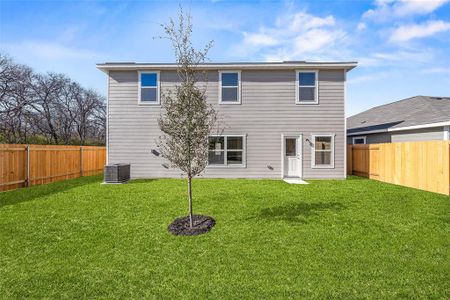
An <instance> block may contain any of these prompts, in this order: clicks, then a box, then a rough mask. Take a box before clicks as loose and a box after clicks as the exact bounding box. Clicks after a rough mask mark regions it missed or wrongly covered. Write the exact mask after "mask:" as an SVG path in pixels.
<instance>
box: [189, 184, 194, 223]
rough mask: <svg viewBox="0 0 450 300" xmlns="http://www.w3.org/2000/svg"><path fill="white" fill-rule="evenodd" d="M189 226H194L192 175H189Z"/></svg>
mask: <svg viewBox="0 0 450 300" xmlns="http://www.w3.org/2000/svg"><path fill="white" fill-rule="evenodd" d="M188 200H189V227H191V228H192V226H193V224H192V177H191V176H190V175H189V176H188Z"/></svg>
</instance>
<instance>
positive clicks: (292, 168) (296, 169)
mask: <svg viewBox="0 0 450 300" xmlns="http://www.w3.org/2000/svg"><path fill="white" fill-rule="evenodd" d="M301 143H302V140H301V138H300V136H287V137H285V138H284V176H285V177H301V176H302V169H301V168H302V157H301V156H302V145H301Z"/></svg>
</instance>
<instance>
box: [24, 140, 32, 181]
mask: <svg viewBox="0 0 450 300" xmlns="http://www.w3.org/2000/svg"><path fill="white" fill-rule="evenodd" d="M26 149H27V164H26V179H25V180H26V181H25V182H26V183H25V184H26V187H30V185H31V180H30V145H27V148H26Z"/></svg>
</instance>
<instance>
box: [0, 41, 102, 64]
mask: <svg viewBox="0 0 450 300" xmlns="http://www.w3.org/2000/svg"><path fill="white" fill-rule="evenodd" d="M3 47H4V48H5V50H7V51H8V52H9V53H11V54H12V55H18V56H20V55H21V54H25V56H29V57H34V58H37V59H43V60H64V59H94V58H97V57H98V55H97V54H96V53H94V52H92V51H89V50H84V49H77V48H72V47H68V46H65V45H62V44H57V43H53V42H44V41H24V42H19V43H16V44H6V45H4V46H3Z"/></svg>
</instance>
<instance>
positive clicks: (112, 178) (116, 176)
mask: <svg viewBox="0 0 450 300" xmlns="http://www.w3.org/2000/svg"><path fill="white" fill-rule="evenodd" d="M128 180H130V164H112V165H106V166H105V172H104V181H105V183H124V182H127V181H128Z"/></svg>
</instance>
